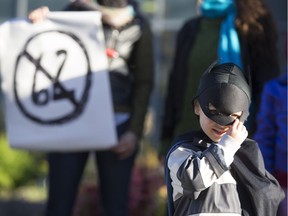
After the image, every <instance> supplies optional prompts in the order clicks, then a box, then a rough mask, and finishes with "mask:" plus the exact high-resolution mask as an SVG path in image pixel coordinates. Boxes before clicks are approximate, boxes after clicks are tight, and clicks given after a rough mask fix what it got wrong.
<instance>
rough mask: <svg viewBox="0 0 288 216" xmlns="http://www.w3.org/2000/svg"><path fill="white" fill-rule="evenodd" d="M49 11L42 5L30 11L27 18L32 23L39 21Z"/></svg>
mask: <svg viewBox="0 0 288 216" xmlns="http://www.w3.org/2000/svg"><path fill="white" fill-rule="evenodd" d="M49 12H50V10H49V8H48V7H46V6H43V7H40V8H37V9H35V10H33V11H31V12H30V13H29V15H28V19H29V20H30V21H31V22H32V23H34V24H35V23H41V22H43V20H44V19H45V18H46V16H47V14H48V13H49Z"/></svg>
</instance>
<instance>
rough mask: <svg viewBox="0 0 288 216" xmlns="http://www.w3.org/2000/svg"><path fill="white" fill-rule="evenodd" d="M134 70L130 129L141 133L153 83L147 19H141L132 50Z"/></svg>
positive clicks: (150, 37)
mask: <svg viewBox="0 0 288 216" xmlns="http://www.w3.org/2000/svg"><path fill="white" fill-rule="evenodd" d="M132 59H133V61H132V65H130V67H132V68H133V70H134V84H133V98H132V110H131V111H132V112H131V123H130V130H131V131H133V132H134V133H135V134H136V135H137V136H138V137H139V138H140V137H141V135H142V131H143V127H144V121H145V116H146V112H147V109H148V106H149V100H150V95H151V92H152V89H153V84H154V53H153V35H152V33H151V29H150V25H149V23H148V21H147V20H145V19H143V23H142V34H141V37H140V38H139V40H138V41H137V43H136V44H135V47H134V49H133V52H132Z"/></svg>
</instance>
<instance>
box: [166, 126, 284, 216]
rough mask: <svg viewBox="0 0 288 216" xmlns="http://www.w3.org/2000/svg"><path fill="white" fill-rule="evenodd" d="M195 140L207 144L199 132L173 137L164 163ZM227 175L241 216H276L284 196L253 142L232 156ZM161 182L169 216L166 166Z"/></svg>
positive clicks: (246, 141) (206, 139)
mask: <svg viewBox="0 0 288 216" xmlns="http://www.w3.org/2000/svg"><path fill="white" fill-rule="evenodd" d="M195 139H196V140H199V139H201V140H203V141H204V142H208V143H209V142H211V140H210V139H209V138H208V137H207V136H206V135H205V134H204V132H203V131H197V132H195V131H194V132H189V133H186V134H184V135H181V136H179V137H177V139H176V140H175V142H174V143H175V144H174V145H173V146H172V148H171V149H170V151H169V153H168V154H167V160H168V158H169V155H170V153H171V152H173V151H174V150H175V149H176V148H178V147H179V146H183V147H184V146H185V147H186V148H187V147H189V145H190V146H191V147H192V146H193V142H194V141H195ZM167 160H166V161H167ZM230 171H231V174H232V176H233V177H234V179H235V180H236V182H237V191H238V194H239V198H240V203H241V208H242V215H243V216H276V214H277V210H278V206H279V203H280V202H281V201H282V200H283V199H284V192H283V190H282V188H281V187H280V185H279V183H278V181H277V180H276V179H275V178H274V177H273V176H272V175H271V174H270V173H269V172H268V171H266V169H265V166H264V161H263V157H262V154H261V152H260V150H259V147H258V144H257V143H256V142H255V141H254V140H251V139H246V140H245V141H244V142H243V144H242V145H241V148H240V149H239V150H238V151H237V152H236V154H235V155H234V161H233V163H232V164H231V166H230ZM165 179H166V183H167V189H168V208H169V215H170V216H171V215H173V212H174V207H173V205H174V204H173V201H172V192H173V189H172V187H171V184H170V182H171V179H170V177H169V170H168V168H167V163H166V164H165ZM187 199H189V198H187ZM183 203H185V202H183ZM178 208H179V206H178ZM180 208H181V207H180Z"/></svg>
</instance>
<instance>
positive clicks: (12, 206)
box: [0, 200, 45, 216]
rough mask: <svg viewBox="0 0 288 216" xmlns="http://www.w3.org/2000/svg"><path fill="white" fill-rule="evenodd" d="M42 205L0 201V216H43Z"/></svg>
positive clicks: (18, 201) (17, 201) (19, 201)
mask: <svg viewBox="0 0 288 216" xmlns="http://www.w3.org/2000/svg"><path fill="white" fill-rule="evenodd" d="M44 205H45V204H44V203H27V202H24V201H21V200H9V201H3V200H0V216H43V215H44Z"/></svg>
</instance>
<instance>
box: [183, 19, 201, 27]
mask: <svg viewBox="0 0 288 216" xmlns="http://www.w3.org/2000/svg"><path fill="white" fill-rule="evenodd" d="M201 20H202V17H201V16H197V17H193V18H190V19H188V20H186V21H184V23H183V25H182V27H181V29H187V28H193V27H196V26H198V24H199V23H200V21H201Z"/></svg>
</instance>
